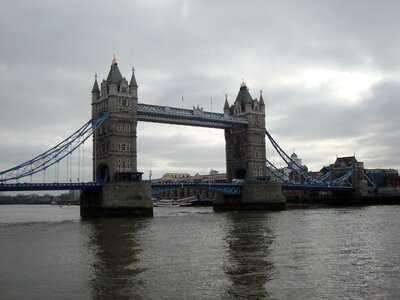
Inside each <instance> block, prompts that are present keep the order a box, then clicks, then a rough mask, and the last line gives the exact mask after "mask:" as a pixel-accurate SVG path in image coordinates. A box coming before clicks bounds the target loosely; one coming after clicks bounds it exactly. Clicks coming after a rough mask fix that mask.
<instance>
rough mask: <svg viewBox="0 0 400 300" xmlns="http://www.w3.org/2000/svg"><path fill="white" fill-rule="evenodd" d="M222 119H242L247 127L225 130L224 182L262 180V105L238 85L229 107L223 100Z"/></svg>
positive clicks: (263, 145) (261, 101)
mask: <svg viewBox="0 0 400 300" xmlns="http://www.w3.org/2000/svg"><path fill="white" fill-rule="evenodd" d="M224 114H225V115H234V116H235V115H236V116H239V115H245V116H246V117H247V119H248V120H249V124H248V125H245V126H235V127H233V128H231V129H225V143H226V177H227V181H228V182H231V181H232V180H233V179H240V180H246V181H255V180H259V179H265V177H266V157H265V155H266V151H265V104H264V100H263V97H262V92H261V91H260V100H257V99H253V98H252V97H251V95H250V92H249V89H248V88H247V85H246V84H245V83H244V82H242V84H241V86H240V90H239V93H238V95H237V97H236V100H235V102H234V104H233V105H232V106H229V103H228V99H226V100H225V106H224Z"/></svg>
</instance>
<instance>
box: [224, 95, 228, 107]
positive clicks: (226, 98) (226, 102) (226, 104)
mask: <svg viewBox="0 0 400 300" xmlns="http://www.w3.org/2000/svg"><path fill="white" fill-rule="evenodd" d="M226 109H229V103H228V94H225V105H224V110H226Z"/></svg>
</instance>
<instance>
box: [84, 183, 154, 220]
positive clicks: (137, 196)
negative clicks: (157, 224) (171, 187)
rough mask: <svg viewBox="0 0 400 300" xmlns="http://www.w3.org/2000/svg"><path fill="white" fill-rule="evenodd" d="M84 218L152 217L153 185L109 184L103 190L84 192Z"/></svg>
mask: <svg viewBox="0 0 400 300" xmlns="http://www.w3.org/2000/svg"><path fill="white" fill-rule="evenodd" d="M80 206H81V216H82V217H151V216H153V201H152V199H151V185H150V184H149V183H144V182H108V183H105V184H104V185H103V186H102V189H101V190H82V191H81V197H80Z"/></svg>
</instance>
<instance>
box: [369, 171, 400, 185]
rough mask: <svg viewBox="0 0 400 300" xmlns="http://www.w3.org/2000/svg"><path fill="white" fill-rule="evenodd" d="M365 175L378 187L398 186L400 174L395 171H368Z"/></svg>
mask: <svg viewBox="0 0 400 300" xmlns="http://www.w3.org/2000/svg"><path fill="white" fill-rule="evenodd" d="M365 173H366V174H367V176H368V178H369V179H370V180H371V182H372V183H373V184H374V185H375V186H376V187H381V186H389V185H390V186H396V184H398V183H397V182H398V180H400V179H398V178H399V172H398V171H397V170H395V169H366V170H365Z"/></svg>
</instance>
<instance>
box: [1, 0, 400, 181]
mask: <svg viewBox="0 0 400 300" xmlns="http://www.w3.org/2000/svg"><path fill="white" fill-rule="evenodd" d="M399 28H400V1H398V0H394V1H390V0H376V1H367V0H362V1H356V0H350V1H349V0H345V1H340V0H335V1H327V0H326V1H325V0H314V1H282V0H279V1H232V0H230V1H188V0H185V1H175V0H171V1H169V0H153V1H149V0H143V1H71V0H66V1H54V0H48V1H40V0H37V1H28V0H26V1H18V0H16V1H1V2H0V41H1V47H0V101H1V102H0V103H1V110H0V141H1V142H0V170H4V169H6V168H9V167H12V166H14V165H17V164H18V163H21V162H24V161H26V160H28V159H30V158H32V157H34V156H35V155H37V154H40V153H41V152H44V151H45V150H47V149H49V148H50V147H52V146H54V145H56V144H57V143H58V142H60V141H62V140H63V139H65V138H66V137H68V136H69V135H70V134H71V133H72V132H74V131H75V130H76V129H78V128H79V127H81V125H83V124H84V123H85V122H87V121H88V120H89V119H90V117H91V106H90V102H91V93H90V91H91V89H92V86H93V81H94V74H95V73H97V74H98V76H99V79H100V80H102V79H103V78H106V77H107V74H108V71H109V68H110V64H111V60H112V56H113V53H115V55H116V58H117V61H118V65H119V68H120V70H121V72H122V74H123V76H125V77H126V78H127V79H128V80H129V78H130V76H131V68H132V67H133V66H134V67H135V70H136V71H135V74H136V79H137V82H138V85H139V101H140V102H143V103H148V104H157V105H169V106H177V107H181V106H182V101H181V97H182V94H183V96H184V104H183V105H184V107H186V108H192V107H193V106H195V105H197V104H199V105H200V106H201V107H204V109H205V110H212V111H214V112H222V110H223V105H224V100H225V94H227V95H228V100H229V102H230V104H232V103H233V101H234V100H235V97H236V95H237V93H238V91H239V87H240V83H241V81H242V78H244V80H245V81H246V83H247V85H248V87H249V89H250V93H251V94H252V96H253V97H254V98H255V97H257V98H258V97H259V90H260V89H262V90H263V96H264V100H265V102H266V111H267V116H266V122H267V129H268V130H269V132H270V133H271V134H272V136H273V137H274V138H275V140H276V141H277V142H278V143H279V144H280V146H281V147H282V148H283V149H285V150H286V151H287V152H288V153H289V154H291V153H292V151H293V149H295V152H296V153H297V155H298V156H299V157H300V158H302V162H303V163H304V164H306V165H307V166H308V167H309V169H311V170H319V169H320V168H321V167H322V166H324V165H328V164H330V163H333V162H334V160H335V159H336V156H350V155H353V154H355V155H356V157H357V159H358V160H359V161H363V162H364V164H365V167H366V168H395V169H400V150H399V149H400V120H399V115H400V99H399V97H400V34H399ZM211 99H212V107H211ZM85 154H86V158H85V165H86V168H85V170H86V171H85V176H86V177H87V178H86V179H87V180H89V179H90V178H89V177H90V176H89V174H90V169H91V163H90V159H91V156H90V155H91V154H90V145H88V144H87V146H86V152H85ZM267 156H268V158H269V159H270V160H271V161H274V162H275V164H276V165H277V166H278V167H279V166H284V163H283V162H281V161H280V160H279V158H278V156H277V154H276V153H274V152H273V151H272V146H271V145H270V144H268V145H267ZM150 164H151V165H152V170H153V178H155V177H160V176H161V175H162V174H163V173H165V172H188V173H191V174H192V175H194V174H195V173H196V172H199V173H208V172H209V170H210V169H211V168H213V169H216V170H218V171H220V172H225V140H224V134H223V131H222V130H216V129H203V128H196V127H186V126H173V125H158V124H153V123H139V126H138V165H139V171H143V172H145V175H144V177H145V178H148V170H149V167H150ZM47 176H49V177H48V178H50V179H49V180H48V181H51V180H52V179H51V178H52V177H51V175H50V174H48V175H47ZM81 176H82V175H81ZM53 177H54V175H53Z"/></svg>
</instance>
